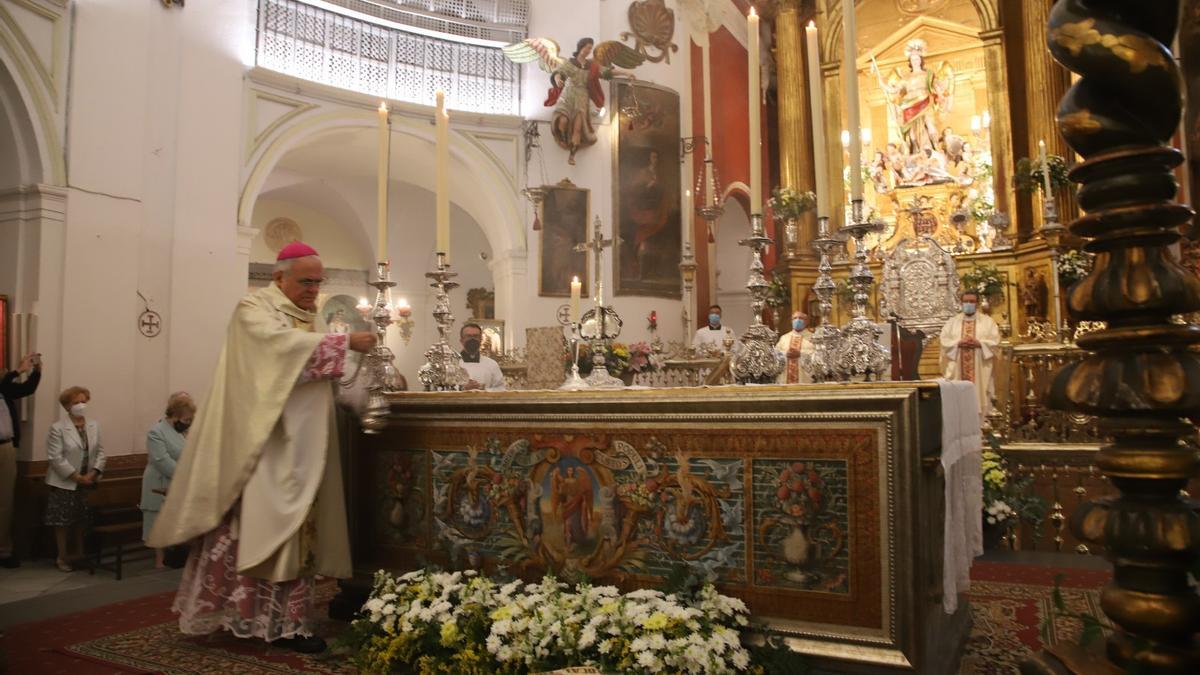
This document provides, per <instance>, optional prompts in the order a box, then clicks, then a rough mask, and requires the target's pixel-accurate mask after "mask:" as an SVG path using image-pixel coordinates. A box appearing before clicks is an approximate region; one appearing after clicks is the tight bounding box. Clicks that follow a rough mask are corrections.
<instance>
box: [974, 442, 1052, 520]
mask: <svg viewBox="0 0 1200 675" xmlns="http://www.w3.org/2000/svg"><path fill="white" fill-rule="evenodd" d="M988 444H989V446H990V447H988V448H985V449H984V451H983V455H982V460H983V461H982V463H981V466H980V470H981V472H982V474H983V476H982V478H983V503H984V509H983V518H984V523H985V524H986V525H987V526H994V527H1012V526H1015V525H1016V524H1017V523H1018V522H1019V521H1025V522H1027V523H1030V524H1031V525H1033V526H1034V527H1039V526H1041V524H1042V521H1043V520H1045V517H1046V502H1045V500H1043V499H1042V498H1041V497H1039V496H1037V495H1035V494H1033V493H1032V490H1031V487H1032V485H1033V476H1024V477H1020V478H1015V477H1013V475H1012V474H1011V473H1010V472H1009V470H1008V464H1007V462H1006V461H1005V459H1004V457H1003V456H1002V455H1001V454H1000V452H999V448H1000V439H999V437H997V436H996V435H995V434H994V433H993V434H990V435H989V436H988Z"/></svg>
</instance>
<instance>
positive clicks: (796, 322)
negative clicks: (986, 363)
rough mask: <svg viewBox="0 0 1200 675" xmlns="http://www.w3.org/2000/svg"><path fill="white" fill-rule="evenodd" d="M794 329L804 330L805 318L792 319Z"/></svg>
mask: <svg viewBox="0 0 1200 675" xmlns="http://www.w3.org/2000/svg"><path fill="white" fill-rule="evenodd" d="M792 330H804V319H792Z"/></svg>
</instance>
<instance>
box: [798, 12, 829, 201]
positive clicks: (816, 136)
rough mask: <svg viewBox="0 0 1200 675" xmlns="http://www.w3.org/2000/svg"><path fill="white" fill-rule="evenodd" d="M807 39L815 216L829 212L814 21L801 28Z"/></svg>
mask: <svg viewBox="0 0 1200 675" xmlns="http://www.w3.org/2000/svg"><path fill="white" fill-rule="evenodd" d="M804 37H805V39H806V40H807V41H808V105H809V113H810V115H811V117H812V139H813V141H812V142H813V166H814V167H815V169H816V172H815V173H816V175H817V216H818V217H820V216H828V215H829V157H828V155H827V152H826V148H825V106H824V105H823V98H824V97H823V96H822V92H821V48H820V47H819V46H818V42H817V25H816V24H815V23H813V22H812V21H809V22H808V27H807V28H805V29H804Z"/></svg>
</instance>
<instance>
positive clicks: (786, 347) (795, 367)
mask: <svg viewBox="0 0 1200 675" xmlns="http://www.w3.org/2000/svg"><path fill="white" fill-rule="evenodd" d="M812 337H813V332H812V329H811V328H809V327H808V315H807V314H805V313H804V312H803V310H799V309H798V310H796V311H795V312H792V330H791V331H789V332H787V333H784V334H783V335H780V336H779V342H778V343H777V344H776V345H775V351H777V352H779V353H780V354H783V356H784V358H786V359H787V366H786V367H785V368H784V369H783V370H782V371H781V372H780V373H779V376H778V377H776V378H775V383H776V384H810V383H812V377H811V376H810V375H809V374H808V371H807V370H805V369H804V364H802V363H801V361H802V359H803V357H804V355H805V354H811V353H812V351H813V343H812Z"/></svg>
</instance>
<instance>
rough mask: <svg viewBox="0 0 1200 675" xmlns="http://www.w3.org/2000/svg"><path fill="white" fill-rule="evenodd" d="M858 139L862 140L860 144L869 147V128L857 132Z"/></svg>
mask: <svg viewBox="0 0 1200 675" xmlns="http://www.w3.org/2000/svg"><path fill="white" fill-rule="evenodd" d="M858 137H859V138H861V139H862V144H863V145H865V146H867V147H868V148H869V147H871V127H864V128H863V129H860V130H859V132H858Z"/></svg>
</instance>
